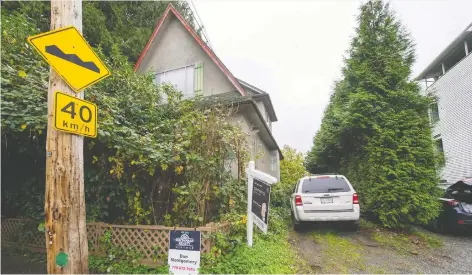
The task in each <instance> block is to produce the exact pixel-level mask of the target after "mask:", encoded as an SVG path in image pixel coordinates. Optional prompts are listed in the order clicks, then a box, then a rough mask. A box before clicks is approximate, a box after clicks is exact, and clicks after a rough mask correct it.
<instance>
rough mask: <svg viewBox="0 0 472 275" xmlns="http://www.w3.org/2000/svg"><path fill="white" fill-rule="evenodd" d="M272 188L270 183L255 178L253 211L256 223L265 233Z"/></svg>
mask: <svg viewBox="0 0 472 275" xmlns="http://www.w3.org/2000/svg"><path fill="white" fill-rule="evenodd" d="M270 190H271V187H270V185H269V184H267V183H265V182H263V181H260V180H258V179H254V181H253V185H252V213H253V217H254V224H256V226H257V227H259V229H261V230H262V232H264V233H267V225H268V223H269V221H268V220H269V202H270Z"/></svg>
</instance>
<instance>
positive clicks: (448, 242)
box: [289, 229, 472, 274]
mask: <svg viewBox="0 0 472 275" xmlns="http://www.w3.org/2000/svg"><path fill="white" fill-rule="evenodd" d="M421 231H424V230H422V229H421ZM320 232H321V233H320ZM330 232H332V233H328V235H326V233H322V231H320V230H319V229H309V230H305V231H304V232H293V233H291V235H290V237H289V242H290V243H291V244H292V247H293V248H294V249H295V250H296V251H297V252H298V255H299V256H300V257H301V258H303V259H304V260H305V261H306V262H307V264H308V265H309V266H310V267H311V269H312V272H313V273H396V274H399V273H400V274H406V273H434V274H446V273H448V274H451V273H453V274H464V273H469V274H470V273H472V234H468V235H467V236H455V235H436V234H434V233H431V232H427V231H424V232H425V233H426V234H429V236H434V237H435V238H438V239H441V240H442V241H443V244H444V245H443V246H442V247H436V248H432V247H429V246H427V245H416V244H414V243H413V244H411V247H409V248H408V249H405V250H402V249H401V248H400V249H399V248H398V247H394V246H388V245H385V244H383V243H382V244H381V243H379V242H377V241H376V240H375V239H374V238H373V237H372V232H366V231H364V230H359V231H357V232H346V231H340V230H331V231H330ZM320 234H321V235H320ZM323 234H324V235H323ZM314 236H315V237H314ZM320 236H321V237H320Z"/></svg>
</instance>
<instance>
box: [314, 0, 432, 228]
mask: <svg viewBox="0 0 472 275" xmlns="http://www.w3.org/2000/svg"><path fill="white" fill-rule="evenodd" d="M358 24H359V25H358V27H357V29H356V32H357V34H356V36H355V37H354V38H353V39H352V41H351V48H350V50H349V56H348V57H347V58H346V59H345V61H344V63H345V65H344V68H343V70H342V75H343V78H342V80H341V81H339V82H337V83H335V88H334V93H333V95H332V96H331V100H330V103H329V106H328V108H327V109H326V111H325V116H324V118H323V120H322V125H321V127H320V130H319V131H318V132H317V134H316V136H315V138H314V146H313V148H312V150H311V152H310V153H309V154H308V157H307V161H306V163H305V165H306V167H307V168H308V169H309V170H310V171H311V172H321V171H323V170H324V171H330V172H332V171H338V172H341V173H343V174H346V175H347V176H348V177H349V179H350V181H352V182H353V184H354V186H355V188H356V190H357V191H358V192H359V193H360V199H361V209H362V210H364V211H365V212H367V213H368V214H370V216H371V217H373V218H375V219H377V220H378V221H379V222H380V223H381V224H383V225H384V226H386V227H402V226H405V225H407V224H409V223H422V224H424V223H427V222H429V221H430V220H431V219H432V218H434V217H435V216H436V215H437V213H438V211H439V210H438V209H439V204H438V201H437V195H438V189H437V187H436V183H437V182H438V178H437V174H436V167H437V164H438V161H437V155H436V154H435V151H434V149H433V143H432V139H431V128H430V124H429V119H428V113H427V110H428V106H429V103H430V101H431V99H430V98H428V97H424V96H422V95H421V94H420V88H419V86H418V85H417V83H415V82H413V81H411V80H410V79H409V77H410V74H411V67H412V64H413V62H414V60H415V58H414V56H415V53H414V43H413V41H412V39H411V36H410V34H409V33H408V32H407V31H406V30H405V29H404V27H403V26H402V25H401V23H400V22H399V20H398V19H397V18H396V16H395V14H394V12H393V11H392V9H391V8H390V6H389V4H388V3H384V2H383V1H380V0H371V1H368V2H367V3H365V4H363V5H362V6H361V8H360V15H359V17H358Z"/></svg>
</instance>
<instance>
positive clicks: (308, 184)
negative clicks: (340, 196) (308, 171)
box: [302, 176, 351, 193]
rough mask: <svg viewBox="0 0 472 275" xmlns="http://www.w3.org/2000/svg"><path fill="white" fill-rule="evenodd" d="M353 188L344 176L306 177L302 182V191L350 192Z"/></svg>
mask: <svg viewBox="0 0 472 275" xmlns="http://www.w3.org/2000/svg"><path fill="white" fill-rule="evenodd" d="M349 191H351V188H350V187H349V185H347V182H346V180H345V179H344V178H342V177H337V178H336V177H334V178H332V177H329V176H327V177H320V178H310V179H305V180H304V181H303V184H302V193H329V192H349Z"/></svg>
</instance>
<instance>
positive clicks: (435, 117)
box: [429, 102, 439, 123]
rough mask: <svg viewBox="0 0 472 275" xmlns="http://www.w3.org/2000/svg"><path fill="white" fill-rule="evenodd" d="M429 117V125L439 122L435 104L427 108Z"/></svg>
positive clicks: (437, 109) (436, 104)
mask: <svg viewBox="0 0 472 275" xmlns="http://www.w3.org/2000/svg"><path fill="white" fill-rule="evenodd" d="M429 115H430V117H431V123H436V122H438V121H439V108H438V103H436V102H435V103H433V104H431V105H430V106H429Z"/></svg>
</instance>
